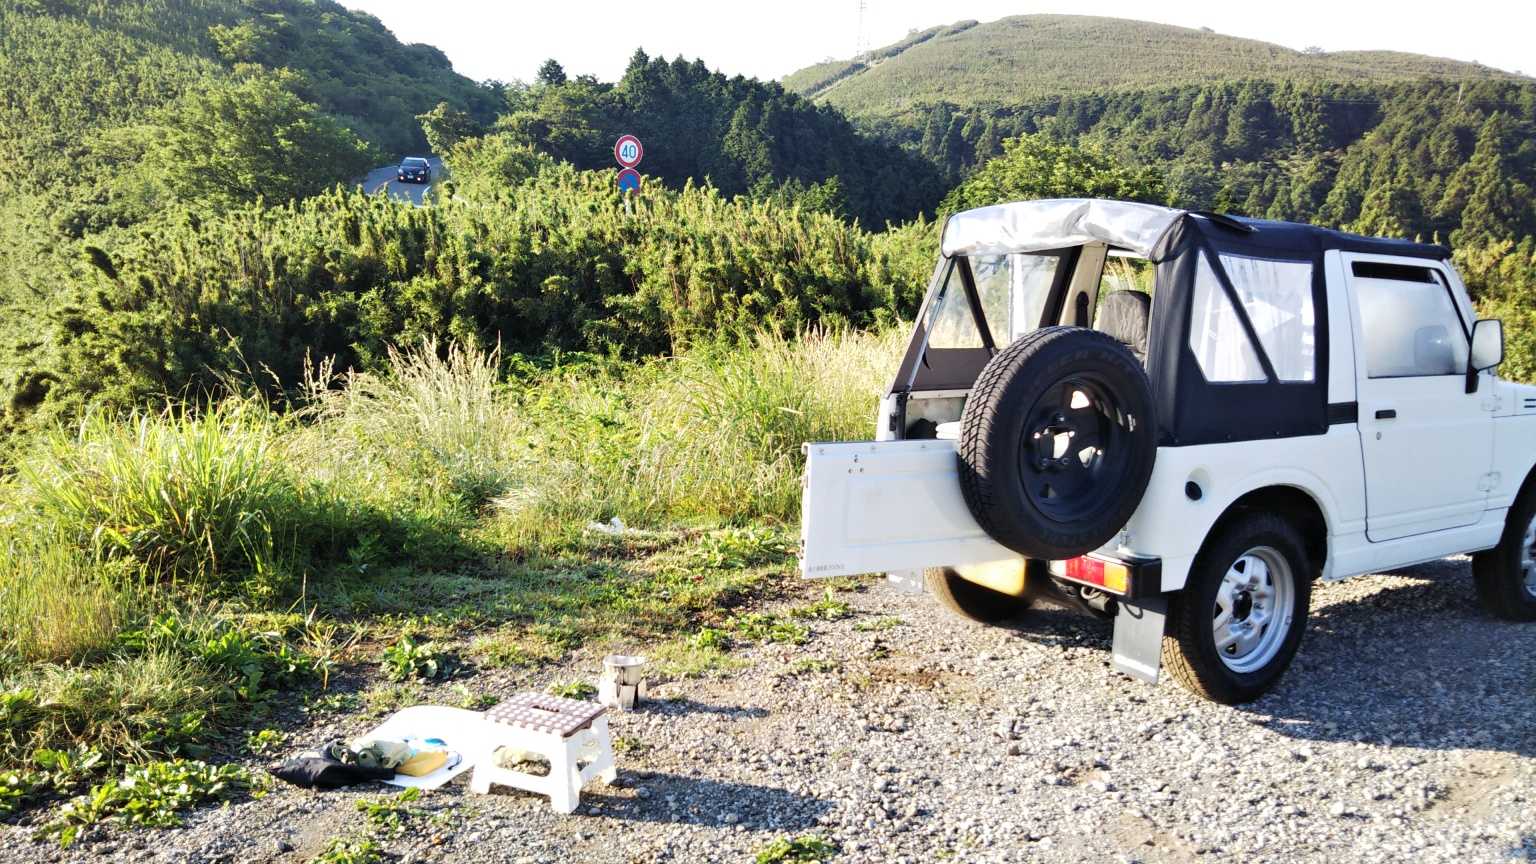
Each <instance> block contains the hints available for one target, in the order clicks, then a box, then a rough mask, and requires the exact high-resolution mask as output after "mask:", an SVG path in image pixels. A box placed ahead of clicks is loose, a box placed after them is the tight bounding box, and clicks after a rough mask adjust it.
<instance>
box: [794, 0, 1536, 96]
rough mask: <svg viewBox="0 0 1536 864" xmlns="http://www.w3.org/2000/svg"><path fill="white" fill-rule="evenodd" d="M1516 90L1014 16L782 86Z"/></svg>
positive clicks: (1068, 19) (1449, 75) (1380, 57)
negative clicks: (1429, 82) (1411, 84)
mask: <svg viewBox="0 0 1536 864" xmlns="http://www.w3.org/2000/svg"><path fill="white" fill-rule="evenodd" d="M1423 79H1433V80H1442V81H1460V80H1486V79H1517V80H1531V79H1529V78H1526V77H1525V76H1521V75H1517V74H1514V73H1509V72H1503V71H1500V70H1497V69H1492V68H1489V67H1486V66H1482V65H1480V64H1476V63H1466V62H1462V61H1458V60H1448V59H1444V58H1439V57H1429V56H1425V55H1420V54H1409V53H1404V52H1397V51H1340V52H1332V53H1326V52H1317V53H1309V52H1305V51H1296V50H1293V49H1290V48H1285V47H1283V46H1280V45H1274V44H1271V43H1268V42H1262V41H1259V40H1255V39H1242V38H1238V37H1234V36H1224V35H1221V34H1219V33H1214V32H1210V31H1207V30H1196V29H1191V28H1187V27H1175V26H1172V25H1168V24H1155V23H1150V22H1145V21H1131V20H1126V19H1120V18H1100V17H1091V16H1080V15H1019V16H1014V17H1010V18H1003V19H1000V20H997V21H991V22H987V23H978V22H976V21H962V22H959V23H956V24H951V25H948V26H942V27H932V28H929V29H927V30H923V31H920V32H917V33H913V34H911V35H909V36H907V37H906V38H905V39H902V40H900V41H898V42H895V43H893V44H891V45H888V46H885V47H883V48H878V49H876V50H874V51H870V52H868V53H867V54H864V55H860V56H859V57H856V58H854V59H851V60H837V61H831V62H826V63H819V64H816V65H814V66H809V67H806V68H805V69H801V70H799V71H797V72H794V73H792V74H790V75H788V76H786V77H785V78H784V80H783V83H784V86H785V87H786V88H787V89H789V90H792V91H794V92H796V93H800V94H801V95H804V96H807V97H809V98H812V99H815V100H816V101H819V102H823V103H826V104H829V105H833V106H836V107H838V108H841V109H843V110H844V111H846V112H848V113H849V114H851V115H853V116H855V117H861V118H880V117H891V116H893V115H899V114H902V113H905V112H908V111H911V110H914V109H917V108H920V107H921V106H925V105H932V104H937V103H941V102H942V103H947V104H950V105H954V106H957V107H969V106H979V105H986V104H1019V103H1024V102H1030V101H1035V100H1038V99H1041V98H1044V97H1053V96H1069V95H1074V94H1081V93H1089V92H1097V93H1103V92H1113V91H1123V90H1145V89H1151V88H1166V87H1175V86H1184V85H1199V84H1208V83H1215V82H1220V81H1231V80H1261V81H1292V82H1302V81H1306V82H1330V83H1347V84H1367V83H1377V84H1385V83H1394V82H1401V81H1410V80H1423Z"/></svg>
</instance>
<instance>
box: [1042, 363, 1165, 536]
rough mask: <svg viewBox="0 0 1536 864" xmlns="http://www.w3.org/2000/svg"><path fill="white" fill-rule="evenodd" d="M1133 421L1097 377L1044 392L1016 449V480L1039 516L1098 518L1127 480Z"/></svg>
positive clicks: (1073, 380) (1072, 379) (1069, 379)
mask: <svg viewBox="0 0 1536 864" xmlns="http://www.w3.org/2000/svg"><path fill="white" fill-rule="evenodd" d="M1136 423H1137V419H1136V417H1135V415H1133V414H1132V413H1131V412H1130V411H1129V410H1127V408H1126V407H1125V405H1124V404H1122V403H1121V401H1120V400H1119V399H1118V398H1116V396H1115V393H1114V391H1113V390H1112V389H1111V388H1110V387H1109V386H1108V385H1107V384H1106V383H1105V382H1104V380H1103V379H1101V378H1099V377H1098V376H1096V375H1089V374H1076V375H1072V376H1069V377H1066V378H1062V379H1061V380H1059V381H1057V382H1056V383H1054V384H1052V385H1051V386H1050V387H1048V388H1047V389H1046V390H1045V392H1043V393H1042V394H1041V395H1040V397H1039V398H1038V399H1036V400H1035V403H1034V405H1032V406H1031V407H1030V409H1029V413H1028V415H1027V417H1026V419H1025V423H1024V429H1023V438H1022V440H1021V441H1020V446H1019V481H1020V483H1022V484H1023V487H1024V495H1025V497H1026V498H1027V499H1028V500H1029V502H1030V503H1031V504H1032V505H1034V506H1035V508H1037V509H1038V510H1039V511H1040V512H1041V513H1042V514H1043V515H1045V516H1046V517H1047V518H1049V519H1051V520H1052V521H1056V522H1073V521H1077V520H1081V519H1084V518H1087V517H1090V516H1092V515H1095V514H1098V513H1102V512H1104V511H1105V510H1106V509H1107V508H1109V507H1110V506H1112V504H1113V502H1114V501H1115V500H1116V499H1117V498H1118V497H1119V496H1120V495H1121V494H1122V492H1123V490H1122V487H1123V486H1124V483H1125V480H1126V478H1127V477H1128V476H1129V475H1130V469H1131V459H1132V453H1131V450H1132V436H1133V435H1134V433H1135V430H1136Z"/></svg>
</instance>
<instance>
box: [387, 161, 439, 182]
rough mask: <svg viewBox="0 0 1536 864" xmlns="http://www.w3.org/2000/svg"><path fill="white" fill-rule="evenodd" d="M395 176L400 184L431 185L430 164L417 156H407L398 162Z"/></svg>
mask: <svg viewBox="0 0 1536 864" xmlns="http://www.w3.org/2000/svg"><path fill="white" fill-rule="evenodd" d="M395 175H396V176H397V177H398V178H399V179H400V182H401V183H431V182H432V163H431V162H428V161H427V160H425V159H422V158H421V157H419V156H408V157H406V158H405V159H404V160H402V161H401V162H400V167H399V168H398V169H397V170H396V171H395Z"/></svg>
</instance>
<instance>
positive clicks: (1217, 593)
mask: <svg viewBox="0 0 1536 864" xmlns="http://www.w3.org/2000/svg"><path fill="white" fill-rule="evenodd" d="M1217 531H1218V533H1217V534H1216V535H1214V536H1213V537H1212V538H1211V539H1210V541H1208V542H1207V543H1206V547H1205V548H1204V549H1202V550H1201V551H1200V554H1199V555H1197V556H1195V563H1194V565H1193V566H1192V567H1191V568H1190V571H1189V580H1188V581H1187V582H1186V583H1185V585H1184V590H1183V591H1181V592H1179V593H1178V594H1175V595H1174V596H1173V597H1172V599H1171V601H1170V602H1169V608H1168V626H1167V630H1166V631H1165V632H1164V634H1163V667H1164V668H1165V669H1167V670H1168V671H1169V672H1170V673H1172V675H1173V677H1174V678H1175V679H1177V680H1178V682H1179V683H1180V684H1182V685H1184V687H1186V688H1187V689H1189V690H1190V691H1191V692H1193V693H1194V694H1195V695H1197V696H1203V697H1204V698H1206V699H1210V700H1211V701H1213V702H1221V703H1224V704H1227V705H1233V704H1237V703H1241V702H1251V701H1253V700H1254V699H1257V698H1259V697H1260V696H1262V695H1264V693H1266V692H1268V690H1269V689H1270V688H1271V687H1273V686H1275V683H1276V682H1278V681H1279V680H1280V676H1281V675H1283V674H1284V673H1285V670H1286V668H1287V667H1289V666H1290V665H1291V660H1292V659H1294V658H1295V656H1296V649H1297V648H1299V647H1300V646H1301V637H1302V634H1303V633H1305V632H1306V629H1307V606H1308V604H1309V603H1310V602H1311V599H1312V579H1313V577H1314V576H1315V575H1316V574H1315V573H1314V572H1313V565H1312V564H1311V563H1310V562H1309V560H1308V558H1307V552H1306V544H1305V542H1304V541H1303V539H1302V536H1301V532H1300V531H1298V530H1297V529H1296V527H1295V526H1294V525H1292V524H1291V523H1290V522H1289V521H1287V520H1285V519H1283V518H1281V517H1279V516H1275V515H1272V514H1268V513H1250V514H1245V515H1242V516H1238V517H1237V518H1236V519H1234V520H1233V521H1231V522H1229V523H1227V524H1226V525H1225V526H1223V527H1221V528H1218V529H1217ZM1255 563H1257V564H1260V565H1263V566H1264V570H1262V571H1259V570H1256V569H1255V567H1254V565H1255ZM1238 585H1243V586H1245V587H1243V588H1242V589H1241V590H1238V591H1234V590H1232V589H1233V588H1234V587H1235V586H1238ZM1258 588H1267V589H1268V590H1267V592H1263V593H1261V592H1260V591H1258V590H1253V589H1258ZM1266 594H1267V596H1266ZM1223 612H1225V613H1226V615H1227V620H1228V622H1229V623H1228V624H1227V625H1226V626H1225V627H1224V626H1223V625H1222V624H1220V623H1218V620H1219V619H1220V618H1221V617H1222V613H1223ZM1261 612H1267V613H1268V614H1267V615H1266V616H1265V620H1266V621H1267V624H1264V625H1259V626H1258V627H1257V631H1258V632H1257V634H1256V635H1255V636H1254V637H1253V638H1252V640H1251V641H1248V640H1246V639H1245V638H1241V637H1242V635H1243V634H1242V633H1241V632H1240V631H1239V630H1238V629H1234V628H1232V627H1231V624H1232V623H1236V624H1238V625H1242V624H1245V623H1248V622H1254V620H1255V619H1254V617H1253V616H1254V615H1255V614H1256V613H1261ZM1233 619H1235V621H1234V620H1233ZM1255 623H1256V622H1255ZM1244 629H1246V628H1244ZM1218 633H1221V634H1222V641H1225V640H1226V639H1231V638H1236V639H1237V641H1236V642H1234V643H1232V644H1231V645H1230V646H1229V647H1227V648H1225V650H1224V649H1223V648H1220V647H1218V635H1217V634H1218ZM1245 643H1246V644H1245Z"/></svg>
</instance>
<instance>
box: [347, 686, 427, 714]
mask: <svg viewBox="0 0 1536 864" xmlns="http://www.w3.org/2000/svg"><path fill="white" fill-rule="evenodd" d="M421 700H422V692H421V688H420V687H419V686H417V685H416V684H414V683H402V684H386V685H383V686H380V687H374V688H371V689H369V690H367V691H365V692H364V693H363V695H362V702H363V710H364V711H365V712H366V713H367V714H368V716H370V717H378V716H380V715H383V714H392V713H394V712H396V711H398V710H400V709H401V708H405V707H407V706H409V705H416V704H419V703H420V702H421Z"/></svg>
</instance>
